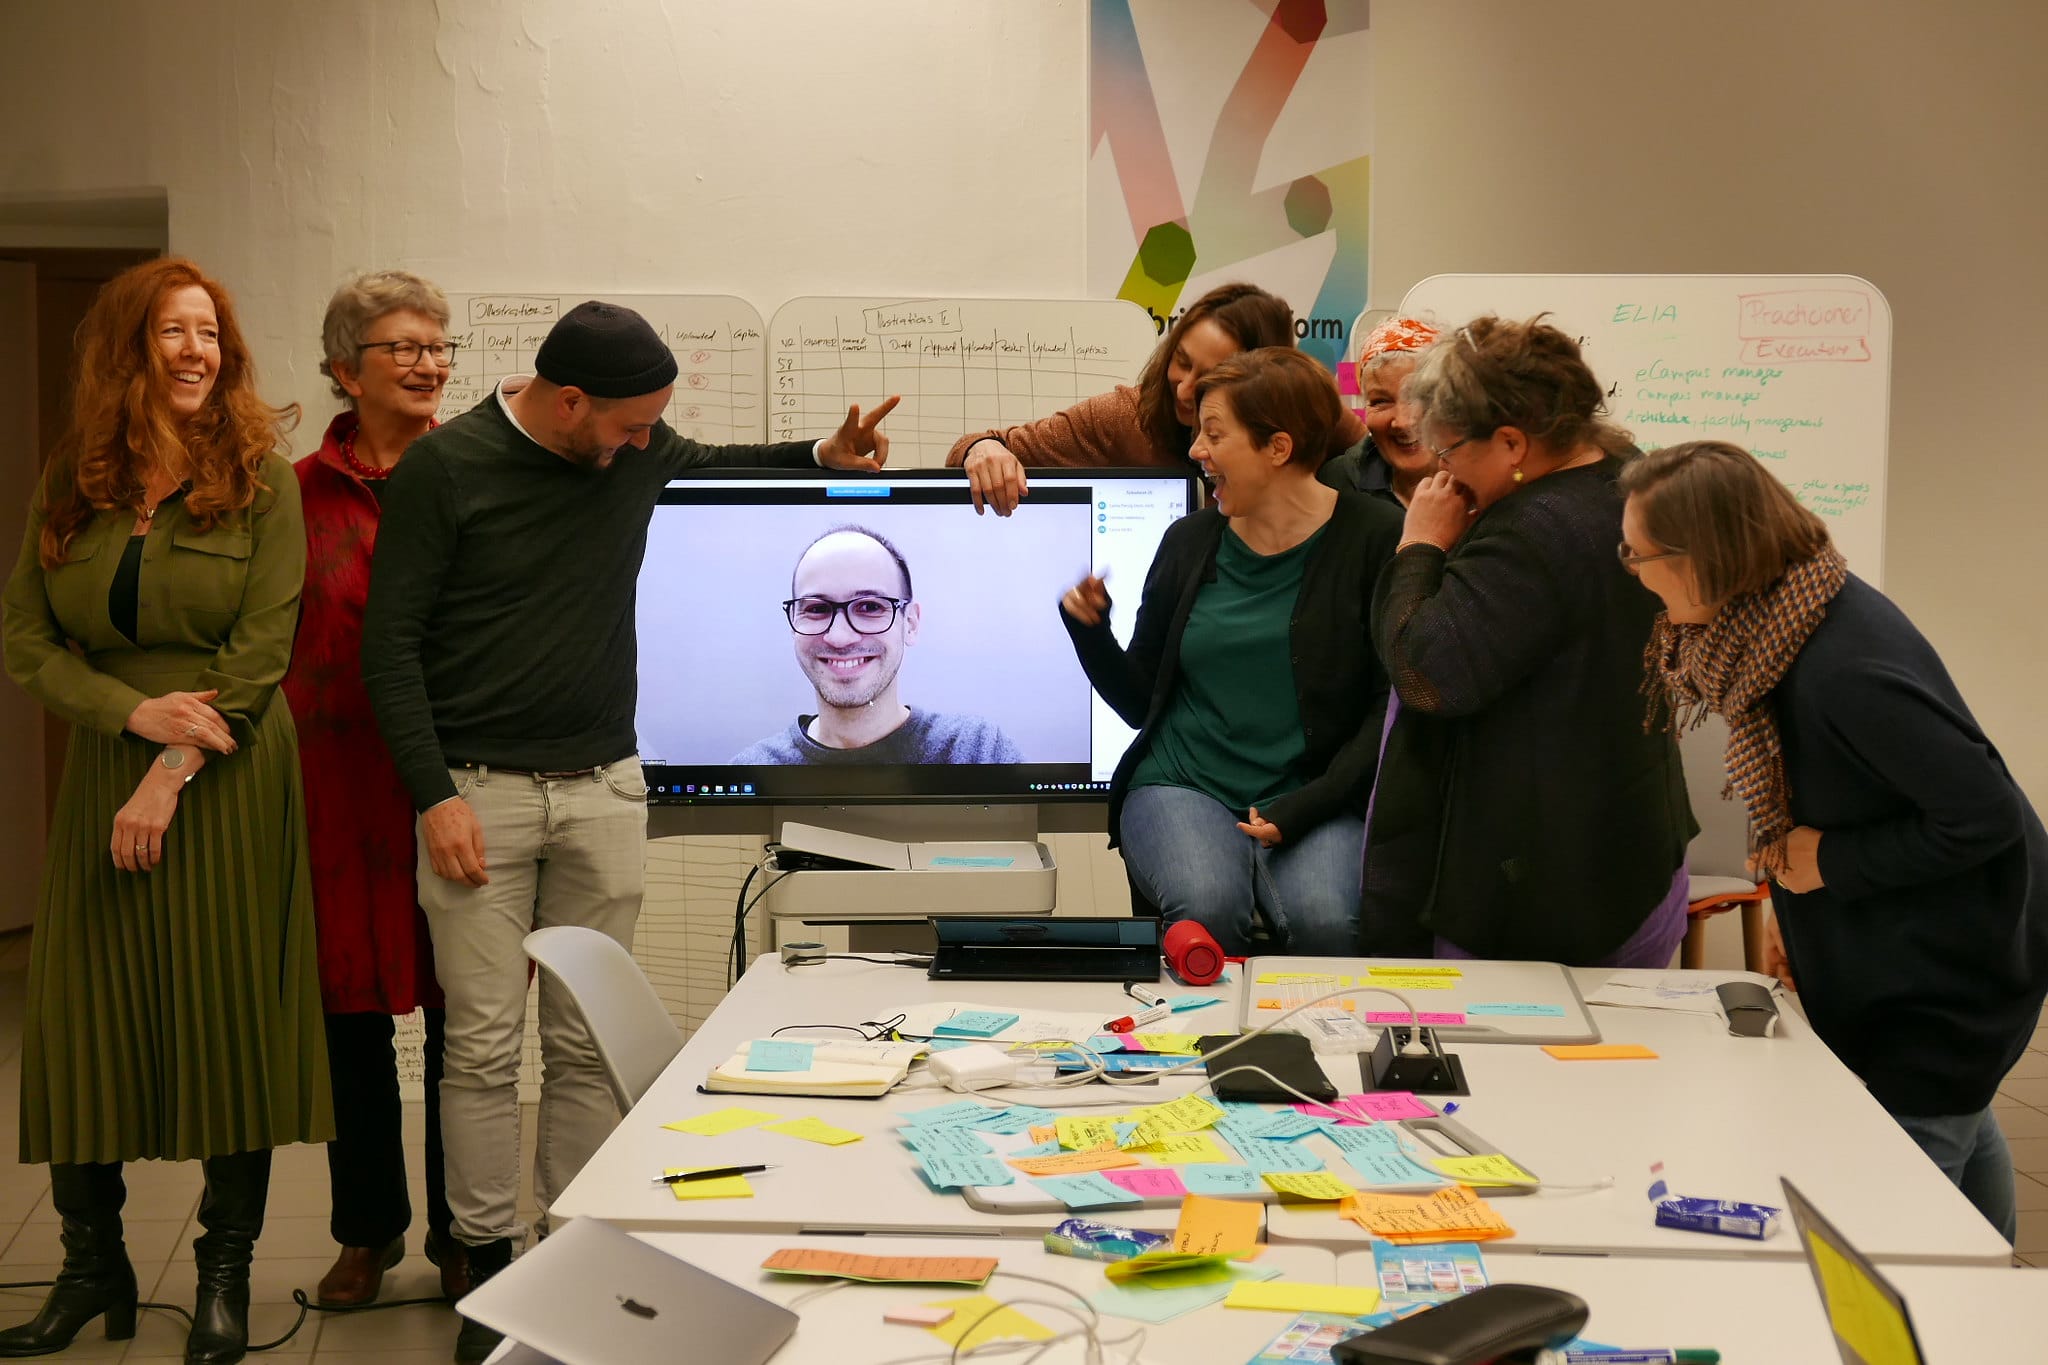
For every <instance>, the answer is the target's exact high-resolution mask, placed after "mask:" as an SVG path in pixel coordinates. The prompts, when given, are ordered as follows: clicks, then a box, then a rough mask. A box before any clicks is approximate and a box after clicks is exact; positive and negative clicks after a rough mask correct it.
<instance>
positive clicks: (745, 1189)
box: [662, 1166, 754, 1200]
mask: <svg viewBox="0 0 2048 1365" xmlns="http://www.w3.org/2000/svg"><path fill="white" fill-rule="evenodd" d="M713 1169H715V1168H714V1167H711V1166H671V1167H669V1168H668V1169H666V1170H664V1171H663V1172H662V1174H663V1175H688V1174H689V1173H690V1172H691V1171H708V1170H713ZM669 1190H670V1191H671V1192H672V1193H674V1195H675V1197H676V1198H678V1199H687V1200H693V1199H752V1198H753V1197H754V1187H753V1186H752V1185H749V1184H748V1183H747V1178H746V1177H745V1176H743V1175H721V1176H716V1177H714V1178H712V1179H710V1180H678V1181H676V1182H675V1183H674V1184H672V1185H670V1186H669Z"/></svg>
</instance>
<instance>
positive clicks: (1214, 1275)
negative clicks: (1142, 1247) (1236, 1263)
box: [1102, 1251, 1236, 1289]
mask: <svg viewBox="0 0 2048 1365" xmlns="http://www.w3.org/2000/svg"><path fill="white" fill-rule="evenodd" d="M1102 1273H1103V1275H1104V1276H1105V1277H1106V1278H1107V1279H1108V1280H1109V1281H1110V1282H1111V1283H1112V1284H1123V1283H1126V1282H1128V1281H1131V1280H1143V1281H1144V1283H1145V1286H1146V1287H1147V1288H1150V1289H1159V1288H1166V1287H1169V1286H1173V1285H1184V1284H1215V1283H1217V1282H1218V1281H1221V1280H1231V1279H1235V1278H1236V1277H1235V1276H1233V1275H1232V1274H1231V1273H1230V1258H1229V1257H1228V1256H1193V1255H1186V1254H1183V1253H1181V1252H1178V1251H1147V1252H1143V1253H1141V1254H1139V1255H1136V1256H1133V1257H1131V1259H1130V1260H1128V1261H1111V1262H1110V1263H1109V1264H1108V1265H1106V1266H1104V1267H1103V1268H1102Z"/></svg>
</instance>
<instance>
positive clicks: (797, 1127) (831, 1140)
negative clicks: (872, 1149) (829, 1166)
mask: <svg viewBox="0 0 2048 1365" xmlns="http://www.w3.org/2000/svg"><path fill="white" fill-rule="evenodd" d="M761 1131H762V1132H764V1133H781V1134H782V1135H783V1136H784V1137H793V1138H802V1139H803V1140H804V1141H805V1142H822V1143H824V1144H825V1145H826V1146H827V1147H843V1146H845V1145H846V1144H847V1143H849V1142H859V1141H860V1134H859V1133H856V1132H854V1131H853V1130H852V1129H851V1128H834V1127H833V1126H832V1125H831V1124H829V1123H827V1122H825V1120H823V1119H785V1120H783V1121H782V1122H781V1123H771V1124H769V1125H768V1126H767V1127H765V1128H763V1129H762V1130H761Z"/></svg>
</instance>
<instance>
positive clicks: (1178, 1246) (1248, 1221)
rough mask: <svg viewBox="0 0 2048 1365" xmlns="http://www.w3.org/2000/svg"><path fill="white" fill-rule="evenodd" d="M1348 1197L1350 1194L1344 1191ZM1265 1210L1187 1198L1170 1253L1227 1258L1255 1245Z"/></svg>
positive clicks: (1239, 1202)
mask: <svg viewBox="0 0 2048 1365" xmlns="http://www.w3.org/2000/svg"><path fill="white" fill-rule="evenodd" d="M1346 1193H1347V1194H1348V1193H1349V1191H1348V1190H1347V1191H1346ZM1264 1217H1265V1210H1264V1209H1262V1208H1261V1207H1260V1206H1259V1205H1257V1204H1252V1203H1247V1202H1245V1201H1243V1200H1239V1199H1207V1198H1204V1197H1203V1196H1201V1195H1199V1194H1190V1195H1189V1196H1188V1197H1187V1198H1186V1199H1185V1200H1183V1201H1182V1202H1181V1206H1180V1222H1179V1223H1178V1224H1177V1225H1176V1226H1175V1227H1174V1230H1173V1249H1174V1250H1175V1251H1179V1252H1185V1253H1188V1254H1191V1255H1195V1256H1228V1255H1231V1254H1232V1253H1234V1252H1239V1251H1243V1250H1244V1249H1245V1248H1246V1247H1249V1246H1253V1245H1256V1244H1257V1242H1258V1240H1259V1228H1260V1226H1261V1224H1262V1222H1263V1220H1264Z"/></svg>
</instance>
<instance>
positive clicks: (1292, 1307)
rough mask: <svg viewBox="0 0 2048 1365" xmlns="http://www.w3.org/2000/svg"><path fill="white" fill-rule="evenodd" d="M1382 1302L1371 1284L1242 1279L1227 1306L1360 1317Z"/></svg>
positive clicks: (1279, 1311) (1228, 1299)
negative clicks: (1298, 1282)
mask: <svg viewBox="0 0 2048 1365" xmlns="http://www.w3.org/2000/svg"><path fill="white" fill-rule="evenodd" d="M1379 1304H1380V1291H1379V1290H1377V1289H1375V1288H1373V1287H1372V1286H1371V1285H1360V1286H1345V1285H1336V1284H1296V1283H1294V1282H1292V1281H1289V1280H1240V1281H1238V1283H1237V1284H1235V1285H1233V1286H1232V1287H1231V1290H1230V1297H1229V1298H1227V1299H1225V1300H1224V1301H1223V1306H1224V1307H1225V1308H1264V1309H1267V1310H1270V1311H1272V1312H1275V1313H1342V1314H1343V1315H1344V1316H1346V1317H1352V1318H1355V1317H1360V1316H1362V1315H1364V1314H1366V1313H1370V1312H1372V1311H1373V1310H1374V1309H1375V1308H1378V1307H1379Z"/></svg>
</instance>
